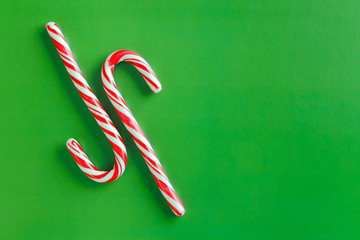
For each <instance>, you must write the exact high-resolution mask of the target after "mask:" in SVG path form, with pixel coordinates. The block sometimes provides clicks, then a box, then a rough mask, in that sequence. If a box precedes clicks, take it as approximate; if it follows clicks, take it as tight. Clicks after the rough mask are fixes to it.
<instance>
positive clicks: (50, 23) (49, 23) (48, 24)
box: [46, 22, 56, 27]
mask: <svg viewBox="0 0 360 240" xmlns="http://www.w3.org/2000/svg"><path fill="white" fill-rule="evenodd" d="M55 24H56V23H55V22H48V23H47V24H46V26H47V27H48V26H49V27H50V26H53V25H55Z"/></svg>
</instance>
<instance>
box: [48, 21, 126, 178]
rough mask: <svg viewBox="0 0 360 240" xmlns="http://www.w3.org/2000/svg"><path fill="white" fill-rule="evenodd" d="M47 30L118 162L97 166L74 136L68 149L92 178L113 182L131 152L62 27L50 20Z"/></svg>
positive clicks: (68, 143) (123, 168)
mask: <svg viewBox="0 0 360 240" xmlns="http://www.w3.org/2000/svg"><path fill="white" fill-rule="evenodd" d="M46 29H47V31H48V33H49V35H50V37H51V39H52V40H53V42H54V44H55V47H56V49H57V50H58V52H59V54H60V57H61V59H62V61H63V62H64V64H65V67H66V70H67V71H68V73H69V75H70V77H71V79H72V81H73V83H74V85H75V87H76V88H77V90H78V91H79V93H80V95H81V97H82V99H83V100H84V102H85V104H86V106H87V107H88V108H89V110H90V112H91V113H92V115H93V116H94V118H95V120H96V121H97V123H98V124H99V126H100V127H101V129H102V130H103V132H104V133H105V136H106V137H107V139H108V140H109V142H110V144H111V146H112V148H113V151H114V154H115V165H114V167H113V169H111V170H109V171H101V170H99V169H97V168H96V167H95V166H94V164H92V162H91V161H90V160H89V158H88V157H87V156H86V154H85V152H84V151H83V150H82V148H81V146H80V144H79V143H78V142H77V141H76V140H75V139H73V138H70V139H69V140H68V141H67V143H66V145H67V148H68V149H69V151H70V153H71V155H72V156H73V157H74V159H75V161H76V163H77V165H78V166H79V167H80V169H81V170H82V171H83V172H84V173H85V174H86V175H87V176H88V177H89V178H90V179H92V180H94V181H96V182H100V183H105V182H112V181H114V180H116V179H117V178H119V177H120V176H121V175H122V174H123V173H124V171H125V167H126V162H127V155H126V149H125V146H124V143H123V140H122V139H121V136H120V134H119V132H118V131H117V130H116V128H115V126H114V124H113V123H112V121H111V119H110V118H109V116H108V114H107V113H106V112H105V110H104V108H103V107H102V106H101V104H100V102H99V100H98V99H97V97H96V96H95V94H94V93H93V91H92V90H91V88H90V86H89V84H88V83H87V82H86V80H85V78H84V76H83V74H82V73H81V71H80V68H79V66H78V64H77V63H76V61H75V58H74V56H73V54H72V52H71V50H70V47H69V45H68V43H67V42H66V40H65V38H64V35H63V34H62V32H61V31H60V28H59V27H58V26H57V25H56V23H54V22H50V23H47V24H46Z"/></svg>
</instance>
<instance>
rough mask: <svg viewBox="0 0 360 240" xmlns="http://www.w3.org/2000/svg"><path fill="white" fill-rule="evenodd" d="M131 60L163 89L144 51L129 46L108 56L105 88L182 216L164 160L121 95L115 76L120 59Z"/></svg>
mask: <svg viewBox="0 0 360 240" xmlns="http://www.w3.org/2000/svg"><path fill="white" fill-rule="evenodd" d="M123 61H124V62H128V63H131V64H132V65H133V66H134V67H135V68H136V69H137V70H138V71H139V72H140V73H141V75H142V76H143V78H144V79H145V81H146V83H147V84H148V85H149V87H150V88H151V90H152V91H153V92H154V93H157V92H159V91H160V90H161V84H160V82H159V80H158V79H157V77H156V75H155V73H154V71H153V70H152V68H151V67H150V65H149V64H148V63H147V62H146V61H145V59H143V58H142V57H141V56H140V55H138V54H137V53H135V52H132V51H129V50H118V51H115V52H113V53H112V54H110V55H109V57H107V59H106V60H105V62H104V64H103V67H102V71H101V79H102V82H103V86H104V88H105V92H106V94H107V96H108V97H109V99H110V101H111V103H112V104H113V106H114V107H115V109H116V111H117V113H118V115H119V117H120V118H121V121H122V122H123V123H124V125H125V127H126V129H127V130H128V131H129V133H130V135H131V137H132V138H133V140H134V141H135V143H136V145H137V147H138V148H139V150H140V152H141V154H142V156H143V157H144V160H145V162H146V164H147V166H148V167H149V169H150V172H151V174H152V175H153V177H154V179H155V182H156V184H157V185H158V187H159V189H160V192H161V193H162V194H163V196H164V198H165V200H166V201H167V203H168V204H169V206H170V208H171V209H172V211H173V212H174V213H175V214H176V215H178V216H182V215H184V213H185V207H184V205H183V204H182V202H181V200H180V199H179V197H178V195H177V193H176V192H175V190H174V188H173V186H172V185H171V183H170V181H169V179H168V177H167V176H166V174H165V171H164V169H163V167H162V166H161V164H160V161H159V160H158V158H157V156H156V154H155V152H154V150H153V148H152V146H151V144H150V142H149V141H148V140H147V138H146V137H145V134H144V133H143V131H142V130H141V128H140V126H139V124H138V123H137V122H136V120H135V118H134V116H133V115H132V113H131V111H130V109H129V108H128V106H127V105H126V103H125V100H124V99H123V97H122V96H121V94H120V92H119V90H118V88H117V86H116V83H115V80H114V76H113V73H114V67H115V65H116V64H118V63H120V62H123Z"/></svg>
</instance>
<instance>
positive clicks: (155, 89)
mask: <svg viewBox="0 0 360 240" xmlns="http://www.w3.org/2000/svg"><path fill="white" fill-rule="evenodd" d="M161 89H162V87H161V85H160V86H159V87H158V88H154V89H152V91H153V93H158V92H160V91H161Z"/></svg>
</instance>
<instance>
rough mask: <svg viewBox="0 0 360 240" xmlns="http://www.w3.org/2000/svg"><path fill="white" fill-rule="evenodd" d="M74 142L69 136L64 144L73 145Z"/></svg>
mask: <svg viewBox="0 0 360 240" xmlns="http://www.w3.org/2000/svg"><path fill="white" fill-rule="evenodd" d="M74 143H78V142H77V141H76V140H75V139H74V138H69V139H68V140H67V141H66V145H67V146H71V145H74Z"/></svg>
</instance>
